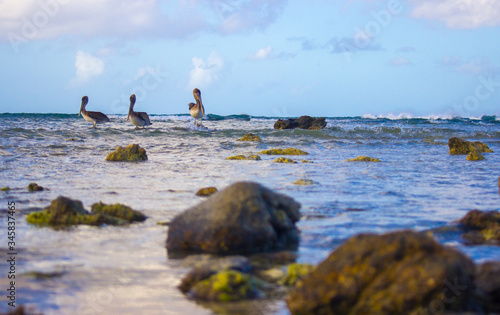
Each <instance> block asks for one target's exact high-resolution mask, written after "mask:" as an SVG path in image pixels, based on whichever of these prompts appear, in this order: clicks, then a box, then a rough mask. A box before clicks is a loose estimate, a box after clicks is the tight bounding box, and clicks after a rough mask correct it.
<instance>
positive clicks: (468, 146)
mask: <svg viewBox="0 0 500 315" xmlns="http://www.w3.org/2000/svg"><path fill="white" fill-rule="evenodd" d="M448 147H449V148H450V154H464V155H465V154H469V153H470V152H471V151H476V150H477V151H479V152H480V153H491V152H493V150H491V149H490V148H489V147H488V145H486V144H485V143H483V142H479V141H475V142H471V141H467V140H463V139H459V138H456V137H453V138H451V139H450V140H448Z"/></svg>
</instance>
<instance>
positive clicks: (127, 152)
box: [106, 144, 148, 162]
mask: <svg viewBox="0 0 500 315" xmlns="http://www.w3.org/2000/svg"><path fill="white" fill-rule="evenodd" d="M147 159H148V156H147V154H146V150H145V149H143V148H141V147H140V146H139V145H138V144H129V145H128V146H126V147H125V148H123V147H121V146H118V147H117V148H116V150H115V151H113V152H111V153H109V154H108V155H107V156H106V161H113V162H140V161H146V160H147Z"/></svg>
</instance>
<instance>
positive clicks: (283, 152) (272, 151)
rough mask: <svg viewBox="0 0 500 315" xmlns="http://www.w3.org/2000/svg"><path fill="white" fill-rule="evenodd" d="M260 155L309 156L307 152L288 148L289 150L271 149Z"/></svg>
mask: <svg viewBox="0 0 500 315" xmlns="http://www.w3.org/2000/svg"><path fill="white" fill-rule="evenodd" d="M260 154H267V155H307V154H309V153H308V152H306V151H302V150H300V149H295V148H287V149H270V150H264V151H261V152H260Z"/></svg>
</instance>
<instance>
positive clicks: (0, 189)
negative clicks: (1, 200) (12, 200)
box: [0, 186, 10, 191]
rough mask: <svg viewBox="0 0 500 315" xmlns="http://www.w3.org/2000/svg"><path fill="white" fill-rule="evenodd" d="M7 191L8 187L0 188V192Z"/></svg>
mask: <svg viewBox="0 0 500 315" xmlns="http://www.w3.org/2000/svg"><path fill="white" fill-rule="evenodd" d="M9 190H10V187H9V186H5V187H2V188H0V191H9Z"/></svg>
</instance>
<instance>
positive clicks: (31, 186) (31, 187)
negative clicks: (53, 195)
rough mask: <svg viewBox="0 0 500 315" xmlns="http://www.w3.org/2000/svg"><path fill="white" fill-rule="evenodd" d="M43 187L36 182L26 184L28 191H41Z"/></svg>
mask: <svg viewBox="0 0 500 315" xmlns="http://www.w3.org/2000/svg"><path fill="white" fill-rule="evenodd" d="M43 190H44V188H43V187H42V186H40V185H38V184H37V183H30V184H29V185H28V191H31V192H35V191H43Z"/></svg>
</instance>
